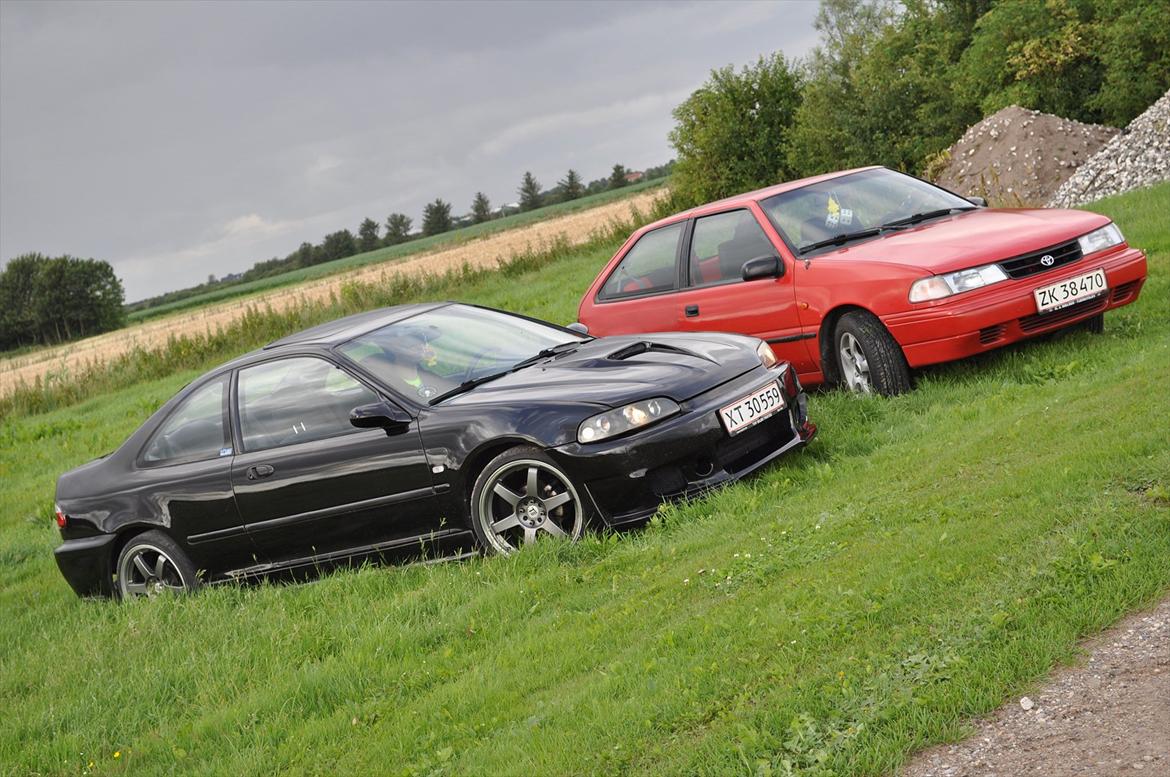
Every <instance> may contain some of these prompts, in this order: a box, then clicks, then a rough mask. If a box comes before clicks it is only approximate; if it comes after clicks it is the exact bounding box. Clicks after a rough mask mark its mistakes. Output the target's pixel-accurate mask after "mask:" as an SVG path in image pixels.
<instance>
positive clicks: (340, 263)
mask: <svg viewBox="0 0 1170 777" xmlns="http://www.w3.org/2000/svg"><path fill="white" fill-rule="evenodd" d="M665 183H666V181H665V180H663V179H658V180H653V181H645V182H643V183H637V184H633V185H631V186H627V187H624V188H621V189H616V190H614V191H607V192H601V193H599V194H593V195H590V196H588V197H582V198H580V199H577V200H572V201H570V202H561V203H557V204H556V205H550V206H548V207H547V208H540V209H539V210H534V211H529V212H527V213H516V214H514V215H511V216H505V217H504V218H501V219H495V220H494V221H487V222H484V223H483V224H473V225H471V226H468V227H464V228H462V229H458V230H454V231H452V232H444V233H442V234H440V235H434V236H432V237H424V238H419V239H418V240H412V241H410V242H409V243H403V244H401V245H396V246H387V247H386V248H379V249H376V250H374V251H367V252H365V253H361V254H355V255H354V256H350V257H346V258H345V259H337V260H335V261H332V262H326V263H324V264H317V265H313V266H312V267H302V268H301V269H299V270H290V271H288V272H285V273H281V274H280V275H273V276H271V277H268V278H258V279H256V280H254V281H247V282H245V283H237V284H233V285H230V286H223V287H220V288H217V289H214V290H211V291H206V292H204V293H202V294H197V295H195V296H192V297H187V298H185V299H181V300H175V301H174V302H167V303H163V304H161V305H155V306H153V307H149V308H145V309H143V310H136V311H134V312H132V313H130V315H129V316H127V320H128V321H129V322H130V323H132V324H133V323H136V322H138V321H146V320H148V319H151V318H156V317H158V316H161V315H165V314H167V313H175V312H177V311H180V310H189V309H191V308H196V307H200V306H202V305H207V304H210V303H212V302H222V301H223V300H227V299H235V298H237V297H242V296H246V295H250V294H256V293H258V292H261V291H269V290H271V289H276V288H280V287H283V286H291V285H293V284H295V283H302V282H304V281H309V280H314V279H317V278H324V277H326V276H329V275H337V274H338V273H343V272H346V271H349V270H355V269H357V268H359V267H365V266H366V265H370V264H379V263H382V262H396V261H400V260H402V259H409V258H410V257H412V256H415V255H417V254H420V253H424V252H426V251H437V250H440V249H443V248H449V247H451V246H456V245H461V244H463V243H466V242H468V241H471V240H476V239H478V238H482V237H487V236H488V235H494V234H497V233H499V232H504V231H506V230H509V229H518V228H520V227H525V226H528V225H529V224H534V223H536V222H538V221H546V220H548V219H551V218H556V217H557V216H564V215H567V214H570V213H577V212H578V211H582V210H587V209H589V208H594V207H597V206H598V205H605V204H608V203H610V202H614V201H617V200H621V199H625V198H626V197H630V196H632V195H634V194H641V193H642V192H645V191H647V190H649V189H653V188H655V187H657V186H662V185H664V184H665Z"/></svg>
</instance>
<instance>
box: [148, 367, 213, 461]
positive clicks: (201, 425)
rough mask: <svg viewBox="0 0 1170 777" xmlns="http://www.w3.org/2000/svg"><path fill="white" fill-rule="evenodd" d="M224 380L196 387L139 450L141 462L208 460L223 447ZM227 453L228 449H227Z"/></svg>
mask: <svg viewBox="0 0 1170 777" xmlns="http://www.w3.org/2000/svg"><path fill="white" fill-rule="evenodd" d="M226 385H227V379H226V378H220V379H218V380H214V381H212V382H211V383H208V384H207V385H205V386H201V387H200V388H198V389H196V390H195V392H194V393H193V394H191V396H189V397H187V398H186V399H185V400H183V402H182V404H180V405H179V406H178V407H177V408H175V410H174V411H173V412H172V413H171V415H170V416H169V417H168V418H167V420H166V421H164V422H163V425H162V426H160V427H159V429H158V431H157V432H155V434H154V437H152V438H151V440H150V442H149V443H147V445H146V449H145V450H144V451H143V453H142V459H143V461H148V462H151V463H155V462H162V461H181V460H192V459H210V458H214V457H216V456H219V455H220V451H221V450H223V449H226V448H227V447H228V445H227V438H226V436H225V435H224V427H223V409H224V395H225V393H226ZM229 452H230V451H229Z"/></svg>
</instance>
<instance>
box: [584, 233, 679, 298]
mask: <svg viewBox="0 0 1170 777" xmlns="http://www.w3.org/2000/svg"><path fill="white" fill-rule="evenodd" d="M682 230H683V224H682V223H679V224H671V225H670V226H668V227H662V228H661V229H656V230H654V231H653V232H647V233H646V234H644V235H642V237H641V238H639V239H638V242H637V243H635V244H634V247H633V248H631V249H630V250H629V252H628V253H626V255H625V258H623V259H622V261H621V264H619V265H618V266H617V269H615V270H614V271H613V274H612V275H610V276H609V279H608V280H606V282H605V285H604V286H602V287H601V295H600V296H601V298H602V299H615V298H617V297H629V296H633V295H635V294H646V293H648V292H655V291H669V290H670V289H673V288H674V285H675V283H674V282H675V256H676V254H677V252H678V239H679V235H681V234H682Z"/></svg>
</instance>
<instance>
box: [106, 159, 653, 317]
mask: <svg viewBox="0 0 1170 777" xmlns="http://www.w3.org/2000/svg"><path fill="white" fill-rule="evenodd" d="M673 165H674V163H673V162H668V163H667V164H664V165H660V166H658V167H651V168H647V169H646V170H645V171H644V172H643V180H651V179H658V178H665V177H667V176H668V175H670V172H671V169H672V168H673ZM630 173H631V171H629V170H627V169H626V167H625V166H624V165H621V164H615V165H614V166H613V168H612V169H611V171H610V174H609V175H608V176H606V177H604V178H598V179H596V180H593V181H590V182H589V183H588V184H586V183H585V182H584V181H583V179H582V178H581V175H580V174H579V173H578V172H577V171H576V170H573V169H570V170H569V171H568V172H566V173H565V176H564V177H563V178H561V179H560V180H559V181H557V183H556V184H555V185H554V186H553V187H551V188H549V189H547V190H546V189H544V188H543V187H542V186H541V184H540V182H539V181H538V180H537V179H536V177H535V176H533V174H532V173H531V172H527V171H526V172H525V173H524V175H523V176H522V177H521V179H520V186H519V187H518V188H517V190H516V194H517V197H518V200H517V203H516V204H515V207H514V208H513V207H509V206H507V205H505V206H501V207H497V208H494V209H493V208H492V205H491V201H490V200H489V199H488V196H487V195H486V194H484V193H483V192H476V193H475V196H474V197H473V198H472V200H471V205H470V210H469V211H468V213H467V214H466V215H463V216H456V215H454V214H453V206H452V204H451V203H450V202H447V201H445V200H443V199H442V198H435V200H434V201H432V202H429V203H427V204H426V205H425V206H424V207H423V212H422V219H421V223H420V224H419V229H418V231H414V220H413V219H412V218H411V217H410V216H408V215H406V214H405V213H391V214H389V215H388V216H387V217H386V218H385V220H384V221H381V222H379V221H375V220H374V219H372V218H368V217H367V218H365V219H363V220H362V222H361V224H359V225H358V228H357V232H356V234H355V233H354V232H351V231H350V230H348V229H341V230H338V231H336V232H331V233H330V234H328V235H326V236H325V237H324V238H323V239H322V240H321V242H320V243H318V244H313V243H309V242H304V243H301V245H300V246H299V247H298V248H297V249H296V250H295V251H293V252H292V253H290V254H288V255H287V256H284V257H273V258H272V259H266V260H262V261H258V262H256V263H255V264H253V265H252V267H251V268H250V269H248V270H245V271H244V272H242V273H240V274H238V275H233V276H230V277H228V278H225V279H218V280H217V279H216V278H215V277H214V276H212V277H209V278H208V280H207V282H206V283H203V284H200V285H198V286H193V287H189V288H186V289H179V290H176V291H171V292H167V293H165V294H160V295H158V296H155V297H150V298H148V299H145V300H141V301H139V302H135V303H133V304H131V305H129V306H128V307H127V310H129V311H134V310H143V309H147V308H152V307H156V306H158V305H163V304H166V303H168V302H174V301H177V300H181V299H186V298H188V297H193V296H196V295H198V294H202V293H203V292H206V291H210V290H211V289H215V288H220V287H222V286H224V285H227V284H236V283H246V282H248V281H252V280H257V279H259V278H267V277H270V276H273V275H279V274H281V273H285V272H289V271H290V270H297V269H300V268H302V267H311V266H313V265H318V264H324V263H325V262H332V261H335V260H337V259H345V258H347V257H350V256H354V255H355V254H360V253H365V252H367V251H373V250H375V249H377V248H382V247H386V246H395V245H399V244H402V243H407V242H410V241H411V240H418V239H420V238H424V237H431V236H433V235H439V234H442V233H443V232H449V231H451V230H452V229H458V228H461V227H465V226H470V225H472V224H481V223H483V222H485V221H491V220H492V219H496V218H501V217H503V216H509V215H513V214H515V213H522V212H527V211H532V210H536V209H538V208H543V207H545V206H548V205H555V204H557V203H561V202H568V201H571V200H576V199H579V198H581V197H584V196H587V195H591V194H598V193H600V192H604V191H610V190H613V189H620V188H622V187H623V186H626V185H628V184H629V183H630V181H629V180H628V176H629V174H630Z"/></svg>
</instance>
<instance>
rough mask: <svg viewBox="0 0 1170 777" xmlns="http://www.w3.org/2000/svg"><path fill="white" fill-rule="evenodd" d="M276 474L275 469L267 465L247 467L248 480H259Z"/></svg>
mask: <svg viewBox="0 0 1170 777" xmlns="http://www.w3.org/2000/svg"><path fill="white" fill-rule="evenodd" d="M273 472H276V469H275V468H274V467H272V466H271V465H269V464H257V465H256V466H254V467H248V480H259V479H260V478H266V477H268V476H269V475H271V474H272V473H273Z"/></svg>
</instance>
